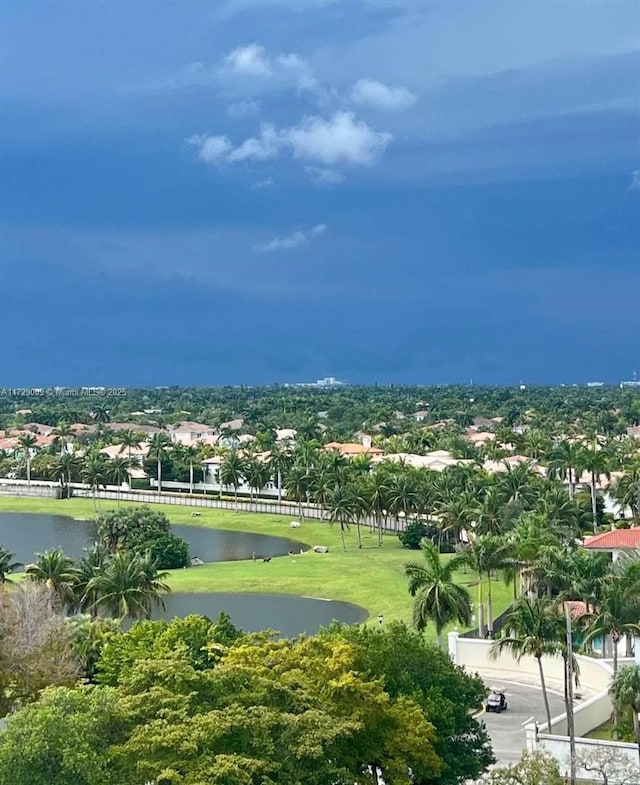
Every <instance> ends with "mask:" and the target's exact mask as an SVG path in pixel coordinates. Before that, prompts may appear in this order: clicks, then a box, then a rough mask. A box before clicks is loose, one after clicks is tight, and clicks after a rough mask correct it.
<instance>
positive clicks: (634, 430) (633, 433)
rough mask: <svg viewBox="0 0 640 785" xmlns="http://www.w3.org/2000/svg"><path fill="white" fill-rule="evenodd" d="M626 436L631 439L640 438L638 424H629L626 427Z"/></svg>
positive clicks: (639, 426)
mask: <svg viewBox="0 0 640 785" xmlns="http://www.w3.org/2000/svg"><path fill="white" fill-rule="evenodd" d="M627 436H630V437H631V438H633V439H640V425H631V426H629V428H627Z"/></svg>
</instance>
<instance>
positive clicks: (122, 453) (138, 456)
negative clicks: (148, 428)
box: [100, 442, 149, 466]
mask: <svg viewBox="0 0 640 785" xmlns="http://www.w3.org/2000/svg"><path fill="white" fill-rule="evenodd" d="M100 452H101V453H102V454H103V455H106V456H107V458H109V459H113V458H129V457H131V462H132V463H134V464H137V465H138V466H142V465H143V464H144V460H145V458H146V457H147V455H148V454H149V444H148V443H147V442H144V443H143V444H140V445H139V446H138V447H131V448H129V447H125V446H124V445H122V444H110V445H109V446H108V447H103V449H102V450H100Z"/></svg>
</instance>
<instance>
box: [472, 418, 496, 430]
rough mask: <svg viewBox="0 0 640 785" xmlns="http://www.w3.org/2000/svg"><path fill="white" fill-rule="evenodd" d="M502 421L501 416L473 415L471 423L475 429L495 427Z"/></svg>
mask: <svg viewBox="0 0 640 785" xmlns="http://www.w3.org/2000/svg"><path fill="white" fill-rule="evenodd" d="M501 422H502V417H474V418H473V424H474V425H475V427H476V428H477V429H480V428H495V427H496V425H499V423H501Z"/></svg>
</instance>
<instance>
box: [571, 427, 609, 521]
mask: <svg viewBox="0 0 640 785" xmlns="http://www.w3.org/2000/svg"><path fill="white" fill-rule="evenodd" d="M578 470H579V471H587V472H589V488H590V490H591V513H592V515H593V531H594V532H597V531H598V504H597V502H598V495H597V493H598V490H597V483H598V482H599V479H600V477H601V476H603V475H604V476H605V477H606V478H607V479H608V480H610V479H611V454H610V453H609V451H608V450H606V449H597V447H596V444H595V443H594V444H593V445H592V446H591V447H590V448H588V449H583V450H582V452H581V453H580V458H579V463H578Z"/></svg>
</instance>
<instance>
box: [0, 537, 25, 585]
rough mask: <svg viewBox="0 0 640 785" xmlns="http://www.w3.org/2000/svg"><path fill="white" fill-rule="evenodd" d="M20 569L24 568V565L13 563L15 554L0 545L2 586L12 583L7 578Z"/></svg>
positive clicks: (0, 577) (0, 581)
mask: <svg viewBox="0 0 640 785" xmlns="http://www.w3.org/2000/svg"><path fill="white" fill-rule="evenodd" d="M19 567H22V564H21V563H20V562H17V561H13V553H11V551H10V550H8V548H5V547H4V545H0V585H2V584H4V583H10V582H11V579H10V578H8V577H7V576H8V575H9V574H10V573H12V572H15V571H16V570H17V569H18V568H19Z"/></svg>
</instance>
